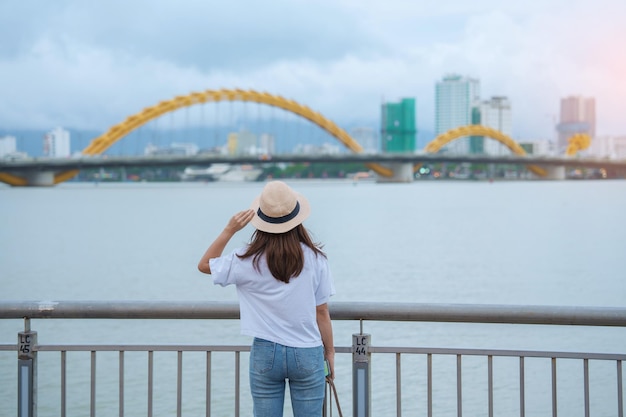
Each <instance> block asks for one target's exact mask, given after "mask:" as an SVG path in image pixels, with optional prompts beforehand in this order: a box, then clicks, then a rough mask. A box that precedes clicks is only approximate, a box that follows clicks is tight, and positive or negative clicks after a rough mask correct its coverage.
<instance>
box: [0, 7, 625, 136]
mask: <svg viewBox="0 0 626 417" xmlns="http://www.w3.org/2000/svg"><path fill="white" fill-rule="evenodd" d="M500 3H501V2H496V1H495V0H479V1H476V2H471V3H465V2H461V1H443V2H438V3H437V4H428V5H427V4H426V3H422V2H401V1H391V2H390V3H385V4H384V5H383V4H379V3H377V2H371V1H360V2H355V1H352V0H342V1H338V2H336V1H320V2H316V4H315V7H312V6H310V5H309V4H307V3H306V2H290V1H286V0H271V1H269V2H265V3H263V4H262V5H260V4H257V3H254V2H246V1H244V2H238V3H237V4H227V3H223V4H220V5H219V7H217V6H216V5H215V4H211V3H198V2H193V1H190V0H189V1H182V2H179V3H176V4H175V5H174V4H170V3H169V2H160V1H156V2H151V3H150V6H148V5H147V3H144V2H143V1H137V2H133V3H132V4H131V5H128V4H126V3H125V2H122V1H118V0H115V1H111V2H107V3H102V4H91V3H90V4H86V3H83V2H78V1H75V0H62V1H59V2H55V3H54V4H48V3H41V4H37V5H36V6H34V5H33V4H32V3H27V4H12V3H8V2H4V3H2V4H0V34H2V36H3V39H5V40H6V42H5V43H4V44H3V45H2V46H0V69H1V70H2V73H3V77H2V79H0V91H3V94H4V95H5V97H10V99H5V100H2V101H0V127H1V128H2V129H5V130H6V129H18V128H19V129H25V128H37V129H50V128H53V127H54V126H66V127H68V128H70V127H71V128H76V129H93V130H100V131H102V130H104V129H106V128H108V127H110V126H111V125H114V124H117V123H119V122H120V121H122V120H123V119H124V118H125V117H127V116H129V115H131V114H134V113H137V112H139V111H140V110H141V109H143V108H144V107H147V106H151V105H154V104H156V103H158V102H159V101H161V100H167V99H170V98H172V97H174V96H177V95H185V94H188V93H190V92H192V91H201V90H206V89H219V88H243V89H247V88H253V89H257V90H260V91H268V92H270V93H272V94H278V95H282V96H283V97H286V98H289V99H293V100H296V101H298V102H300V103H303V104H305V105H307V106H309V107H310V108H312V109H314V110H315V111H318V112H320V113H322V114H324V115H325V116H327V117H329V118H331V119H332V120H333V121H335V122H336V123H337V124H339V125H342V126H345V125H348V126H355V125H366V124H371V123H376V122H378V116H379V111H380V104H381V103H382V102H386V101H397V100H400V99H402V98H404V97H413V98H415V99H416V107H417V121H416V122H417V126H418V129H420V130H428V131H434V130H435V128H434V123H435V108H434V107H435V83H436V81H437V80H439V79H441V77H442V76H444V75H445V74H449V73H458V74H462V75H464V76H468V77H472V78H477V79H480V80H481V90H482V91H481V93H482V96H483V97H491V96H506V97H508V98H509V100H510V102H511V103H512V105H513V107H514V109H515V111H514V118H513V121H512V124H513V137H514V138H515V139H517V140H525V139H550V140H554V139H555V138H556V131H555V125H556V123H557V122H558V115H559V101H560V99H561V98H562V97H567V96H570V95H582V96H588V97H594V98H596V100H597V103H598V109H597V133H598V134H599V135H605V134H613V135H621V134H624V133H626V121H625V120H624V118H623V117H622V116H621V112H622V110H621V109H622V108H624V107H625V106H626V82H624V81H623V77H622V74H623V73H625V72H626V57H625V56H624V53H623V52H621V49H618V48H617V47H618V45H617V44H615V42H617V40H618V39H623V38H624V37H626V28H625V27H624V26H623V24H622V22H623V20H624V17H626V4H624V3H623V2H621V1H617V0H600V1H598V2H593V3H592V2H588V1H582V0H579V1H561V0H553V1H550V2H539V1H530V2H525V3H524V4H500ZM287 15H288V16H290V18H289V19H285V18H284V16H287ZM581 27H585V28H588V29H587V30H580V28H581ZM164 28H168V30H164ZM169 28H173V29H175V30H169ZM241 28H246V29H245V30H243V29H241Z"/></svg>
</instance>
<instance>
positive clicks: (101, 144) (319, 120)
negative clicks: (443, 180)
mask: <svg viewBox="0 0 626 417" xmlns="http://www.w3.org/2000/svg"><path fill="white" fill-rule="evenodd" d="M220 101H242V102H254V103H260V104H265V105H269V106H272V107H276V108H279V109H282V110H285V111H288V112H291V113H293V114H296V115H297V116H300V117H302V118H304V119H306V120H308V121H310V122H312V123H314V124H316V125H317V126H319V127H320V128H322V129H323V130H325V131H326V132H328V133H329V134H330V135H331V136H333V137H335V138H336V139H337V140H338V141H339V142H341V143H342V144H343V145H344V146H345V147H347V148H348V149H350V150H351V151H352V152H355V153H361V152H363V148H362V147H361V145H360V144H359V143H358V142H357V141H356V140H354V139H353V138H352V137H351V136H350V135H349V134H348V133H347V132H346V131H345V130H344V129H342V128H340V127H339V126H337V125H336V124H335V123H334V122H332V121H331V120H330V119H328V118H326V117H324V116H323V115H322V114H320V113H318V112H315V111H313V110H311V109H310V108H309V107H307V106H304V105H302V104H300V103H297V102H295V101H293V100H289V99H286V98H283V97H281V96H277V95H272V94H269V93H266V92H257V91H254V90H240V89H220V90H206V91H203V92H194V93H191V94H189V95H185V96H177V97H174V98H173V99H170V100H166V101H161V102H160V103H158V104H156V105H154V106H151V107H147V108H145V109H143V110H142V111H141V112H139V113H137V114H134V115H132V116H129V117H127V118H126V120H124V121H123V122H121V123H119V124H117V125H115V126H113V127H111V128H110V129H109V130H107V131H106V132H105V133H104V134H102V135H100V136H98V137H97V138H95V139H93V140H92V141H91V143H89V145H88V146H87V147H86V148H85V149H84V150H83V151H82V153H83V155H99V154H102V153H103V152H105V151H106V150H107V149H109V148H110V147H111V146H112V145H113V144H114V143H116V142H117V141H119V140H121V139H122V138H124V137H125V136H126V135H128V134H129V133H130V132H132V131H133V130H135V129H138V128H140V127H141V126H143V125H145V124H146V123H148V122H149V121H151V120H153V119H156V118H158V117H161V116H163V115H164V114H166V113H169V112H173V111H176V110H178V109H181V108H184V107H189V106H193V105H196V104H202V103H209V102H220ZM466 136H485V137H489V138H491V139H494V140H496V141H498V142H500V143H502V144H503V145H504V146H506V147H507V148H508V149H510V150H511V152H513V153H514V154H516V155H520V156H523V155H526V151H525V150H524V149H523V148H522V147H521V146H520V145H519V144H518V143H517V142H515V141H514V140H513V139H511V138H510V137H508V136H507V135H505V134H503V133H502V132H499V131H497V130H495V129H491V128H489V127H485V126H480V125H471V126H464V127H459V128H456V129H452V130H450V131H448V132H446V133H443V134H441V135H439V136H437V137H436V138H435V139H434V140H433V141H432V142H430V143H429V144H428V145H426V147H425V149H424V150H425V151H426V152H429V153H436V152H438V151H439V150H440V149H441V148H443V147H444V146H445V145H447V144H449V143H450V142H453V141H455V140H457V139H459V138H462V137H466ZM589 142H590V139H589V137H588V136H587V135H575V136H574V137H572V138H571V139H570V146H569V147H568V150H567V152H566V153H567V154H568V155H574V154H576V152H578V150H581V149H585V148H586V147H588V146H589ZM368 167H369V168H370V169H372V170H373V171H375V172H376V173H377V174H379V175H381V176H383V177H391V176H393V175H394V171H393V170H392V169H391V168H389V167H385V166H382V165H380V164H376V163H370V164H368ZM419 167H420V164H417V165H415V166H414V167H413V170H414V171H416V170H417V169H419ZM527 168H528V169H529V170H530V171H532V172H533V173H535V174H537V175H539V176H546V175H547V173H546V171H545V170H544V169H542V168H540V167H537V166H533V165H529V166H528V167H527ZM76 174H78V170H69V171H64V172H59V173H55V174H54V179H53V183H54V184H58V183H60V182H63V181H67V180H69V179H71V178H73V177H74V176H75V175H76ZM0 181H1V182H4V183H7V184H10V185H15V186H23V185H28V179H27V178H25V177H21V176H18V175H15V174H9V173H0Z"/></svg>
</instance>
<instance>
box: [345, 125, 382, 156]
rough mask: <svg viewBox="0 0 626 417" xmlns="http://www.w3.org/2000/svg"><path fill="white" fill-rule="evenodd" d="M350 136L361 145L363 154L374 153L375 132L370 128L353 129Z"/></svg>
mask: <svg viewBox="0 0 626 417" xmlns="http://www.w3.org/2000/svg"><path fill="white" fill-rule="evenodd" d="M350 136H352V139H354V140H356V141H357V142H358V143H359V145H361V147H362V148H363V152H365V153H375V152H376V151H377V149H376V131H375V130H374V129H372V128H371V127H355V128H354V129H352V130H351V131H350Z"/></svg>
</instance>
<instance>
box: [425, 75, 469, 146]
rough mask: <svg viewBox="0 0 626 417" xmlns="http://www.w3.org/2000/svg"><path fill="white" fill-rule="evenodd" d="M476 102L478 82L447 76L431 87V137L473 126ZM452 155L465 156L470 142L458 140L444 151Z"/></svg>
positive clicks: (462, 139)
mask: <svg viewBox="0 0 626 417" xmlns="http://www.w3.org/2000/svg"><path fill="white" fill-rule="evenodd" d="M479 103H480V81H479V80H477V79H474V78H468V77H462V76H460V75H458V74H451V75H447V76H445V77H443V80H442V81H439V82H437V85H436V87H435V134H436V135H437V136H438V135H440V134H442V133H445V132H447V131H448V130H450V129H454V128H457V127H461V126H467V125H471V124H473V123H476V122H477V120H476V118H477V117H478V114H479V113H478V110H476V109H477V107H478V106H479ZM444 150H445V151H447V152H452V153H469V152H470V151H471V148H470V140H469V138H467V137H464V138H459V139H458V140H456V141H454V142H452V143H450V144H449V145H447V146H446V147H445V148H444Z"/></svg>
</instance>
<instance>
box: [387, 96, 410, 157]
mask: <svg viewBox="0 0 626 417" xmlns="http://www.w3.org/2000/svg"><path fill="white" fill-rule="evenodd" d="M381 126H382V128H381V136H380V137H381V141H382V144H381V148H382V151H383V152H395V153H413V152H415V139H416V136H417V128H416V126H415V99H414V98H404V99H402V101H400V102H399V103H385V104H383V106H382V120H381Z"/></svg>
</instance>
